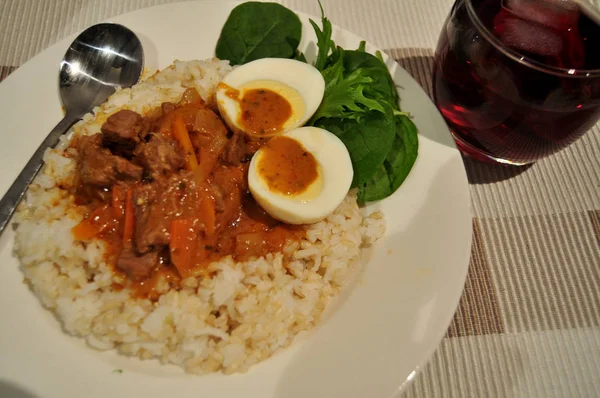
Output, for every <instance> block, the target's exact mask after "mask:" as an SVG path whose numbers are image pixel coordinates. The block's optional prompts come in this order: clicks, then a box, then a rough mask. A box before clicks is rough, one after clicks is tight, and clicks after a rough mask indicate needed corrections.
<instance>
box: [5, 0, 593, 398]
mask: <svg viewBox="0 0 600 398" xmlns="http://www.w3.org/2000/svg"><path fill="white" fill-rule="evenodd" d="M596 1H597V2H598V5H600V0H596ZM169 2H171V0H97V1H95V0H0V80H1V79H3V78H5V77H6V76H7V75H8V74H10V73H11V72H12V71H13V70H14V69H16V68H17V67H19V65H21V64H23V63H24V62H26V61H27V60H28V59H29V58H31V57H32V56H34V55H35V54H37V53H38V52H40V51H42V50H43V49H45V48H46V47H48V46H50V45H51V44H53V43H55V42H56V41H58V40H60V39H62V38H63V37H65V36H68V35H70V34H73V33H75V32H78V31H80V30H82V29H84V28H85V27H87V26H89V25H92V24H94V23H97V22H100V21H103V20H106V19H109V18H110V17H112V16H115V15H119V14H122V13H124V12H128V11H132V10H135V9H139V8H143V7H148V6H152V5H157V4H163V3H169ZM322 3H323V5H324V7H325V9H326V11H327V16H328V17H329V18H330V19H331V20H332V21H333V23H335V24H337V25H339V26H342V27H344V28H346V29H348V30H350V31H352V32H354V33H356V34H358V35H360V36H362V37H364V38H366V39H367V40H369V41H370V42H372V43H374V44H375V45H377V46H378V47H380V48H382V49H386V51H387V52H388V53H389V54H390V55H392V56H393V57H394V58H395V59H396V60H397V61H398V62H399V63H400V64H401V65H402V66H403V67H404V68H405V69H406V70H407V71H408V72H409V73H410V74H411V75H412V76H413V77H415V79H416V80H417V81H418V82H419V83H421V85H422V86H423V87H424V89H425V90H426V91H427V92H428V93H431V69H432V61H433V58H432V56H433V49H434V48H435V44H436V42H437V37H438V33H439V31H440V29H441V27H442V24H443V22H444V19H445V17H446V15H447V14H448V12H449V10H450V7H451V6H452V2H451V1H450V0H368V1H367V0H322ZM283 4H285V5H286V6H288V7H291V8H294V9H297V10H299V11H304V12H307V13H311V14H314V15H318V13H319V10H318V4H317V1H316V0H284V1H283ZM465 168H466V170H467V174H468V178H469V182H470V189H471V205H472V212H473V232H474V234H473V250H472V257H471V264H470V268H469V273H468V277H467V281H466V285H465V290H464V293H463V296H462V298H461V301H460V304H459V307H458V310H457V312H456V315H455V316H454V320H453V321H452V324H451V325H450V327H449V329H448V332H447V334H446V336H445V338H444V339H443V341H442V343H441V345H440V346H439V348H438V350H437V352H436V353H435V355H434V357H433V358H432V359H431V360H430V362H429V363H428V364H427V365H426V366H425V367H424V369H422V371H421V372H420V373H418V375H417V377H415V379H414V382H413V383H412V384H411V385H410V387H409V388H408V389H407V390H406V392H405V393H404V395H403V397H595V396H599V395H600V124H598V125H596V126H595V127H594V128H593V129H592V130H591V131H590V132H588V133H587V134H586V135H584V136H583V137H582V138H581V139H580V140H578V141H577V142H576V143H575V144H573V145H572V146H571V147H569V148H567V149H566V150H563V151H562V152H560V153H558V154H556V155H554V156H551V157H549V158H547V159H544V160H542V161H540V162H538V163H536V164H534V165H533V166H531V167H528V168H520V169H519V168H507V167H500V166H491V165H485V164H481V163H477V162H474V161H472V160H469V159H465Z"/></svg>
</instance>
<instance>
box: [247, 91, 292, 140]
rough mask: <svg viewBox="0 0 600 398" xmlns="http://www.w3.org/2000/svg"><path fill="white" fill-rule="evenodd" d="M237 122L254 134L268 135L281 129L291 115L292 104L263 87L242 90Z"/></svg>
mask: <svg viewBox="0 0 600 398" xmlns="http://www.w3.org/2000/svg"><path fill="white" fill-rule="evenodd" d="M240 108H241V112H240V115H239V118H238V124H239V125H240V126H242V127H243V128H244V130H245V131H247V132H249V133H251V134H254V135H265V134H266V135H270V134H274V133H278V132H280V131H282V130H283V125H284V124H285V122H287V120H288V119H289V118H290V116H291V115H292V106H291V105H290V103H289V102H288V100H287V99H285V98H284V97H283V96H281V95H279V94H278V93H276V92H274V91H271V90H268V89H264V88H258V89H251V90H244V96H243V97H242V98H241V100H240Z"/></svg>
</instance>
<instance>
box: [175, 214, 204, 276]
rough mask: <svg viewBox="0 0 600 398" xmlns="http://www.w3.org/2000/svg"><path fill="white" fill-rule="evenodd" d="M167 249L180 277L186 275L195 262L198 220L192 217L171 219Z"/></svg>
mask: <svg viewBox="0 0 600 398" xmlns="http://www.w3.org/2000/svg"><path fill="white" fill-rule="evenodd" d="M170 232H171V239H170V242H169V251H170V253H171V262H172V263H173V265H174V266H175V268H177V271H178V272H179V274H180V275H181V276H182V277H184V278H185V277H187V276H188V275H189V274H190V273H191V271H192V269H193V268H194V265H195V263H196V249H197V247H198V222H197V220H195V219H193V218H182V219H178V220H173V221H171V228H170Z"/></svg>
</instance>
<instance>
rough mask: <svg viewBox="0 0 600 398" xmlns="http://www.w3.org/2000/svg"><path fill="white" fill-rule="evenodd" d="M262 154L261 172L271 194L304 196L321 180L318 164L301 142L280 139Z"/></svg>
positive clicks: (270, 142)
mask: <svg viewBox="0 0 600 398" xmlns="http://www.w3.org/2000/svg"><path fill="white" fill-rule="evenodd" d="M262 150H263V152H262V156H261V157H260V160H259V163H258V172H259V174H260V175H261V176H262V177H263V178H264V179H265V181H267V183H268V185H269V188H270V189H271V190H273V191H275V192H279V193H282V194H285V195H289V196H294V195H298V194H301V193H302V192H304V191H305V190H306V189H307V188H308V187H309V186H310V185H311V184H312V183H313V182H314V181H315V180H316V179H317V177H318V169H317V161H316V160H315V157H314V156H313V155H312V154H311V153H310V152H308V151H307V150H306V149H305V148H304V147H303V146H302V145H301V144H300V143H299V142H298V141H296V140H294V139H292V138H289V137H285V136H277V137H273V138H271V139H270V140H269V141H268V142H267V144H266V145H265V146H264V147H263V149H262Z"/></svg>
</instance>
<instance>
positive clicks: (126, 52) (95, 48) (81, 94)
mask: <svg viewBox="0 0 600 398" xmlns="http://www.w3.org/2000/svg"><path fill="white" fill-rule="evenodd" d="M143 58H144V54H143V50H142V45H141V43H140V41H139V39H138V38H137V36H136V35H135V33H133V32H132V31H131V30H129V29H127V28H126V27H124V26H123V25H118V24H111V23H101V24H98V25H94V26H91V27H89V28H88V29H86V30H85V31H84V32H83V33H81V34H80V35H79V36H77V38H76V39H75V41H74V42H73V43H72V44H71V46H70V47H69V49H68V50H67V52H66V54H65V56H64V59H63V61H62V62H61V63H60V73H59V90H60V98H61V101H62V103H63V105H64V106H65V109H66V112H67V114H68V113H69V112H75V113H78V114H80V115H81V116H83V115H84V114H86V113H87V112H89V111H90V110H91V109H92V108H93V107H95V106H98V105H100V104H102V103H103V102H104V101H106V99H107V98H108V97H109V96H110V95H111V94H113V93H114V92H115V90H116V89H117V88H119V87H131V86H133V85H134V84H135V83H137V82H138V80H139V78H140V75H141V73H142V69H143Z"/></svg>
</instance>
